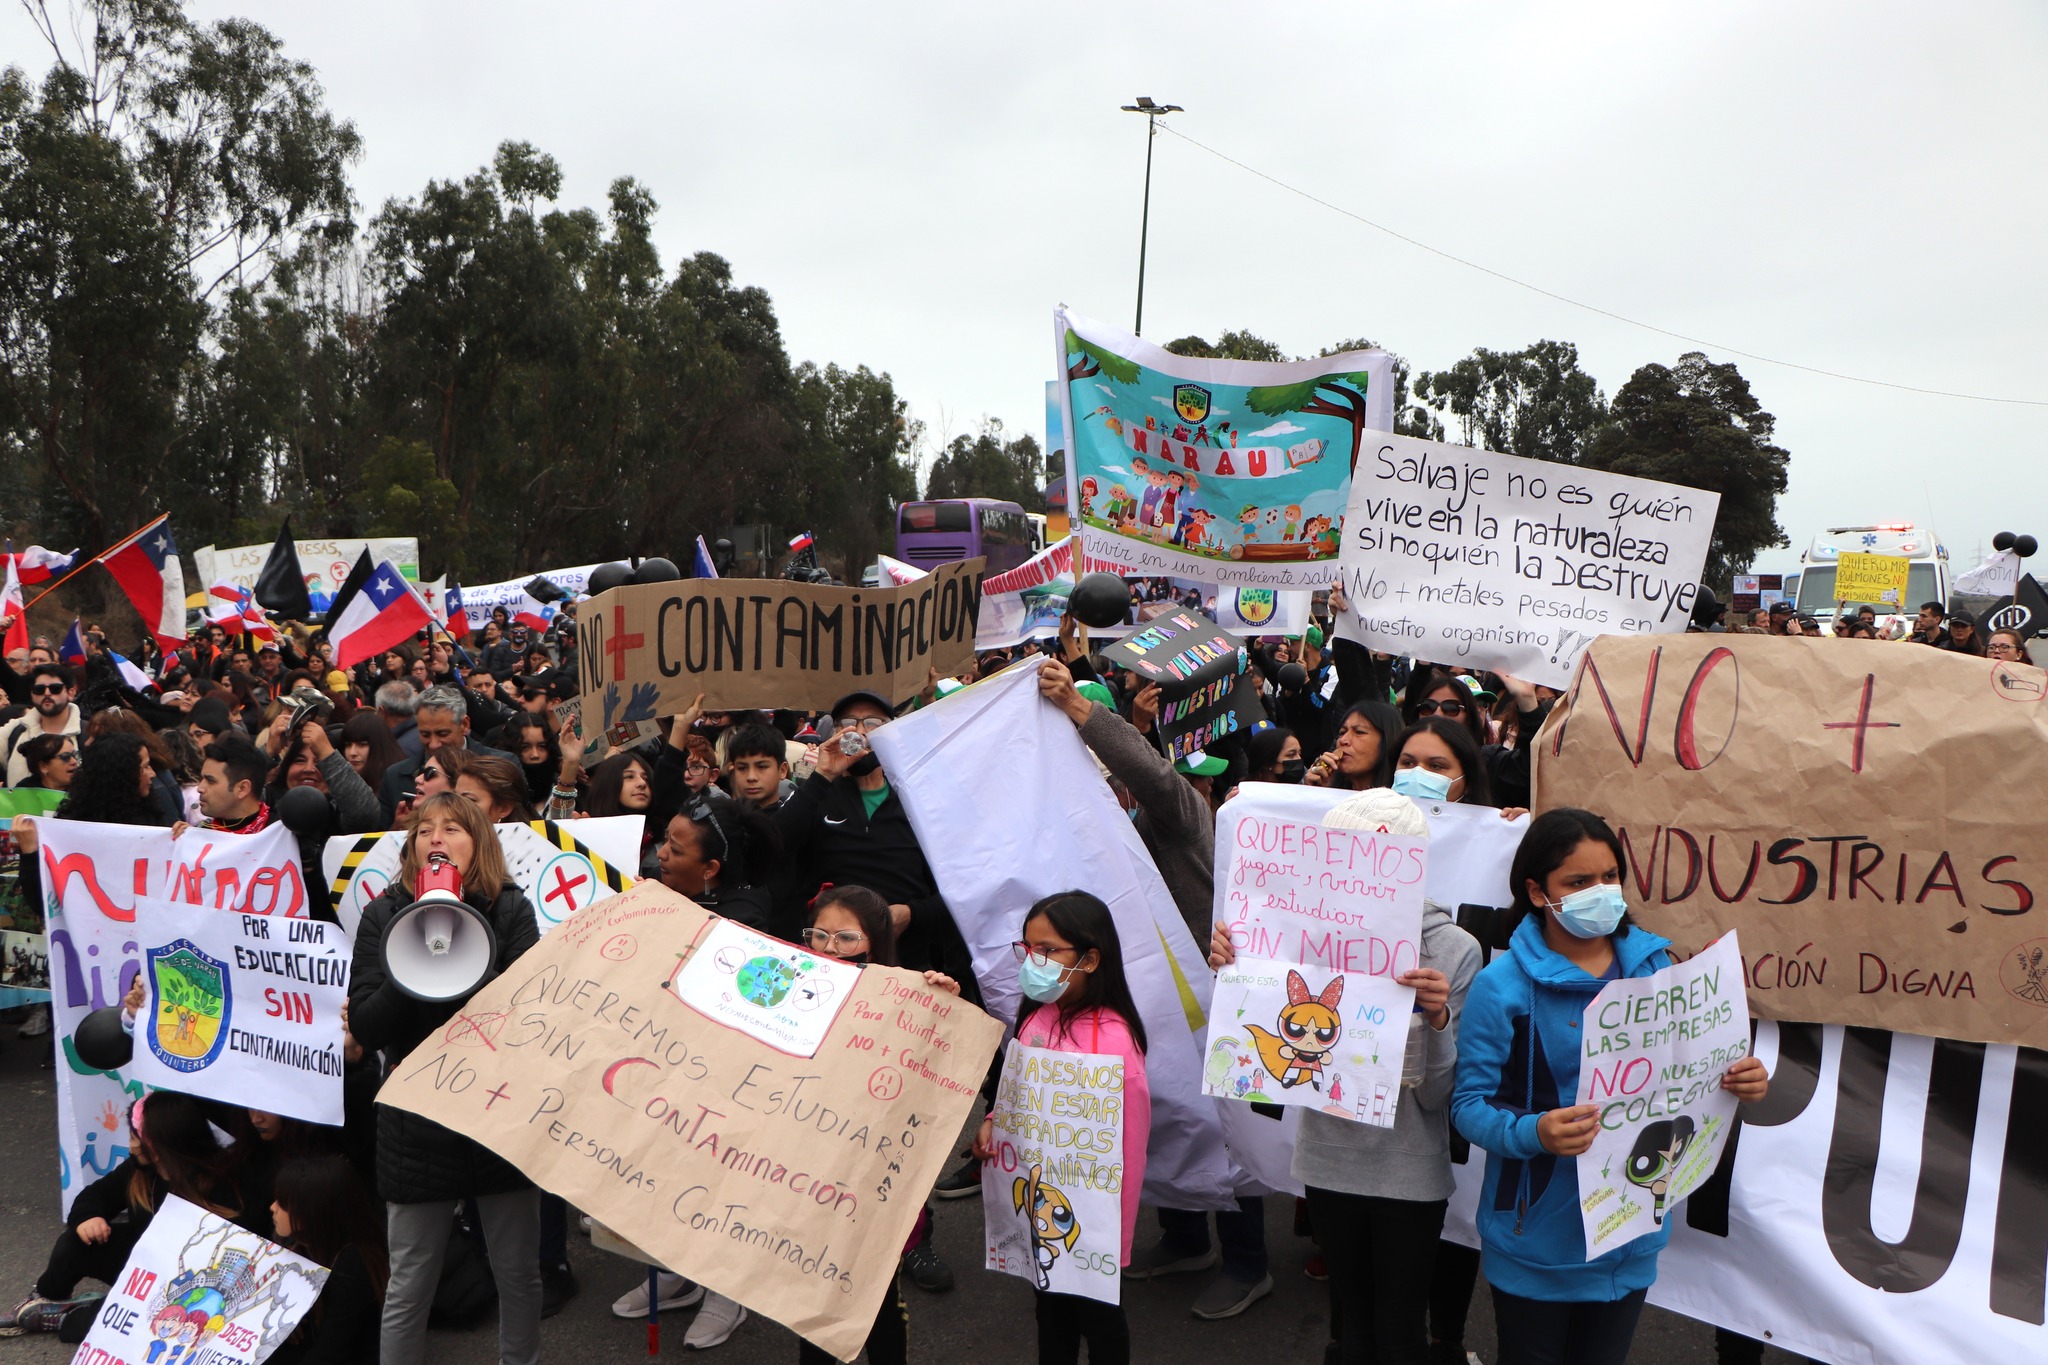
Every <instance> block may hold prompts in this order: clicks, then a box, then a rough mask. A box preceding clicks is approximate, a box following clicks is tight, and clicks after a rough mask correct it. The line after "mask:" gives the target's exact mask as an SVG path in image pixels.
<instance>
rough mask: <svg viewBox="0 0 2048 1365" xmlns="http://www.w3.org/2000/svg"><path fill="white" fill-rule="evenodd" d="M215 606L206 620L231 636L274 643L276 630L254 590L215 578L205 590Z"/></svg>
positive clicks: (210, 609)
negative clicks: (247, 635)
mask: <svg viewBox="0 0 2048 1365" xmlns="http://www.w3.org/2000/svg"><path fill="white" fill-rule="evenodd" d="M206 595H207V596H208V597H209V598H211V599H212V604H211V605H210V606H209V607H208V608H207V609H206V619H207V620H209V621H211V622H213V623H214V624H215V625H217V626H219V627H221V628H222V629H223V630H226V631H228V632H229V633H230V634H234V635H241V634H245V633H246V634H249V635H253V636H255V637H256V638H257V639H259V640H263V641H270V642H274V641H275V640H276V639H277V631H276V630H275V629H274V628H273V627H272V626H271V624H270V618H269V617H267V616H266V615H264V612H263V608H262V607H260V606H258V605H257V604H256V594H255V591H254V590H253V589H250V588H247V587H244V586H243V585H242V584H240V583H231V582H229V581H228V580H227V579H224V578H221V579H215V580H214V582H213V583H212V584H211V585H210V586H208V588H207V589H206Z"/></svg>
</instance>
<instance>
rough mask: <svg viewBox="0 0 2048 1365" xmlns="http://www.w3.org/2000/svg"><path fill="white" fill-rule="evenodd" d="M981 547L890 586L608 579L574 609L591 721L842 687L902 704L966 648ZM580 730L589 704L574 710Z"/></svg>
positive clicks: (786, 699) (766, 702)
mask: <svg viewBox="0 0 2048 1365" xmlns="http://www.w3.org/2000/svg"><path fill="white" fill-rule="evenodd" d="M984 562H985V561H983V560H980V559H968V560H960V561H956V562H954V563H950V564H941V565H940V566H939V567H938V568H936V569H933V570H932V571H931V572H930V573H929V574H927V575H925V576H924V577H922V578H919V579H917V580H915V581H914V582H910V583H905V584H902V585H901V586H897V587H888V588H847V587H836V586H835V587H819V586H814V585H812V584H808V583H793V582H787V581H783V580H779V579H760V578H692V579H686V580H684V581H682V582H677V583H642V584H635V585H631V586H628V587H622V588H613V589H612V590H611V591H609V592H604V593H599V594H598V595H597V596H596V597H594V598H592V599H591V600H590V602H589V603H588V604H586V605H585V606H584V607H583V608H582V609H581V610H580V611H579V612H578V614H577V619H578V622H579V624H578V626H577V631H578V658H579V659H580V661H581V662H580V665H579V667H580V669H581V676H580V679H579V681H580V683H581V688H580V690H581V692H582V695H583V701H584V703H585V705H586V706H588V707H594V708H596V709H597V712H598V714H597V716H596V718H595V719H596V721H597V728H599V729H603V730H606V731H610V730H611V729H612V728H613V727H615V726H617V725H619V724H621V723H630V722H634V721H642V720H652V719H654V718H656V717H659V716H673V715H678V714H680V713H681V712H683V711H684V710H686V709H687V708H688V707H689V705H690V703H691V701H692V700H694V699H695V698H696V696H697V694H698V693H700V692H701V693H702V694H703V695H704V707H705V709H706V710H709V711H731V710H747V709H753V708H767V707H788V708H791V709H793V710H800V711H817V710H822V709H824V708H826V707H828V706H830V705H832V704H833V703H834V702H836V701H838V700H839V699H840V698H841V697H843V696H845V695H846V694H847V693H849V692H854V691H867V692H874V693H877V694H879V695H881V696H884V697H887V698H889V700H890V701H892V702H894V703H896V704H898V705H901V704H902V703H903V702H906V701H909V700H910V699H911V698H912V697H914V696H916V695H917V693H918V692H919V691H920V690H921V689H922V688H923V687H924V685H925V678H926V675H927V671H928V670H929V669H931V668H937V669H938V670H939V672H940V674H941V675H945V674H952V673H958V672H960V671H962V670H963V669H965V668H967V667H968V666H969V665H970V664H971V663H973V661H974V636H975V628H976V622H977V620H978V619H979V615H980V611H981V579H982V566H983V564H984ZM581 719H582V725H583V729H584V732H585V733H590V732H591V729H592V725H591V722H592V719H593V718H592V717H591V716H589V715H585V716H583V717H582V718H581Z"/></svg>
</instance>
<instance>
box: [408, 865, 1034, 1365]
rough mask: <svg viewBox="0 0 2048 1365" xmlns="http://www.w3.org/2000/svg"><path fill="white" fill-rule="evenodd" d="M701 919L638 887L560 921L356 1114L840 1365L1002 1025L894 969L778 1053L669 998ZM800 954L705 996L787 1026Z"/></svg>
mask: <svg viewBox="0 0 2048 1365" xmlns="http://www.w3.org/2000/svg"><path fill="white" fill-rule="evenodd" d="M722 923H724V921H722V920H720V919H719V918H718V917H717V916H715V915H713V914H711V913H710V912H709V911H707V910H704V909H702V908H700V907H698V906H696V905H694V904H692V903H691V902H689V901H688V900H685V899H684V898H683V897H681V896H679V895H677V894H676V893H675V892H673V891H670V890H669V889H668V888H667V887H665V886H663V885H661V884H660V883H659V882H642V883H640V884H639V885H637V886H635V887H634V888H633V889H632V890H631V891H629V892H627V893H626V894H625V895H623V896H619V897H617V898H616V899H613V900H608V901H603V902H600V903H598V904H596V905H593V906H590V907H588V908H586V909H584V910H582V911H580V912H578V913H577V914H576V915H575V916H574V917H572V918H571V919H570V920H569V921H568V922H567V923H566V924H563V925H562V926H561V927H560V928H559V929H557V930H556V931H555V932H554V933H552V934H549V935H548V936H547V937H545V938H543V939H542V940H541V941H540V943H539V945H538V946H536V947H534V948H533V949H531V950H529V951H528V952H527V954H526V955H525V956H524V957H522V958H520V959H519V962H518V963H517V965H516V966H515V967H514V968H513V969H512V970H511V971H508V972H506V973H505V974H504V975H502V976H500V977H498V978H497V980H495V981H493V982H492V983H491V984H490V985H488V986H486V987H484V988H483V989H482V990H480V991H478V992H477V994H476V996H475V997H474V998H473V999H472V1000H471V1001H470V1002H469V1003H468V1004H467V1005H466V1006H464V1007H463V1010H462V1012H461V1013H460V1014H458V1015H457V1016H456V1017H455V1018H454V1019H453V1020H452V1021H450V1023H449V1024H448V1025H447V1027H445V1028H443V1029H441V1030H439V1031H437V1032H436V1033H434V1034H433V1035H431V1036H430V1037H429V1038H428V1039H427V1040H426V1041H425V1042H424V1043H422V1044H421V1045H420V1046H419V1047H418V1048H417V1049H415V1050H414V1051H413V1052H412V1054H411V1055H410V1056H408V1057H406V1058H405V1059H404V1060H403V1061H401V1062H399V1063H398V1064H397V1065H396V1066H395V1067H394V1068H393V1069H392V1072H391V1078H390V1079H389V1080H388V1081H386V1082H385V1085H384V1088H383V1090H382V1091H380V1092H379V1094H378V1096H377V1099H378V1102H379V1103H381V1104H388V1105H393V1106H395V1107H397V1108H401V1109H408V1110H411V1111H413V1112H414V1113H418V1114H422V1115H424V1116H425V1117H427V1118H430V1119H432V1120H433V1121H434V1122H436V1123H439V1124H442V1125H444V1126H445V1127H448V1128H451V1129H453V1130H455V1131H456V1132H459V1133H462V1134H464V1135H466V1136H468V1137H471V1138H474V1139H475V1140H477V1141H478V1142H481V1143H483V1144H484V1145H485V1146H487V1147H489V1148H490V1149H491V1150H493V1151H495V1152H497V1153H498V1154H500V1155H501V1156H503V1157H505V1158H506V1159H507V1160H509V1161H511V1162H512V1163H513V1164H514V1165H516V1166H518V1167H519V1168H520V1169H521V1170H522V1171H524V1172H525V1173H526V1174H527V1175H528V1176H530V1177H531V1178H532V1179H533V1181H534V1183H536V1184H538V1185H539V1186H541V1187H542V1188H543V1189H545V1190H548V1191H550V1192H551V1193H554V1194H559V1195H561V1196H562V1197H563V1198H565V1199H567V1200H568V1201H569V1202H570V1203H571V1204H574V1205H575V1206H576V1207H577V1208H579V1209H586V1210H588V1211H589V1212H590V1214H591V1216H592V1217H593V1218H594V1219H596V1220H597V1221H598V1222H601V1223H603V1224H604V1225H605V1226H606V1227H608V1228H611V1229H613V1230H615V1231H616V1232H618V1233H619V1234H620V1235H621V1236H623V1237H625V1238H626V1239H627V1240H629V1241H631V1242H632V1243H633V1244H634V1245H636V1246H640V1247H644V1248H645V1249H646V1251H647V1253H648V1254H649V1255H651V1256H653V1257H654V1258H656V1259H657V1260H658V1261H659V1262H660V1263H661V1264H662V1265H665V1266H668V1267H669V1268H671V1269H673V1270H675V1271H677V1272H678V1273H680V1274H683V1275H687V1276H689V1277H690V1278H691V1279H693V1280H695V1281H697V1282H698V1283H700V1284H703V1285H705V1286H707V1287H709V1288H710V1289H712V1290H714V1291H716V1292H717V1293H720V1294H723V1295H725V1296H727V1297H728V1298H732V1299H736V1300H738V1301H739V1302H740V1303H741V1304H744V1305H745V1306H746V1307H748V1308H750V1309H752V1310H754V1311H755V1312H758V1313H761V1314H762V1315H764V1316H766V1317H770V1318H773V1319H775V1320H776V1321H777V1322H780V1323H782V1324H783V1325H784V1326H786V1327H788V1328H789V1329H790V1330H791V1331H793V1332H795V1333H797V1334H798V1335H799V1336H801V1337H803V1338H805V1339H806V1340H808V1341H811V1342H814V1343H816V1344H817V1345H818V1346H820V1347H822V1348H824V1349H825V1350H826V1351H829V1352H830V1353H831V1354H832V1355H834V1356H836V1357H839V1358H842V1359H844V1358H850V1357H851V1356H853V1355H855V1354H856V1353H857V1352H858V1351H859V1350H860V1346H861V1342H862V1341H864V1340H865V1339H866V1337H867V1334H868V1329H869V1328H870V1327H871V1326H872V1325H873V1324H874V1320H875V1311H876V1310H877V1309H878V1308H880V1307H881V1304H882V1299H883V1296H884V1295H885V1294H887V1293H890V1292H893V1286H894V1283H895V1271H896V1262H897V1258H898V1256H899V1255H900V1254H901V1252H902V1250H903V1243H904V1240H905V1239H906V1238H907V1237H908V1236H909V1235H910V1229H911V1226H912V1225H913V1224H914V1223H915V1222H916V1221H917V1217H918V1213H919V1211H920V1210H921V1209H922V1207H923V1205H924V1201H925V1197H926V1195H927V1194H928V1193H929V1192H930V1190H931V1187H932V1182H933V1181H934V1180H936V1179H937V1178H938V1175H939V1173H940V1171H941V1170H943V1169H944V1167H945V1164H946V1163H947V1162H948V1161H950V1160H951V1159H952V1150H953V1148H952V1144H953V1139H954V1137H955V1136H956V1135H957V1134H958V1133H959V1131H960V1127H961V1125H962V1124H963V1123H964V1122H965V1121H966V1119H967V1114H968V1111H969V1109H970V1108H971V1107H972V1106H973V1104H974V1102H975V1097H976V1094H977V1092H978V1091H979V1090H980V1087H981V1081H982V1077H983V1075H984V1074H985V1073H986V1072H987V1070H988V1064H989V1062H990V1060H991V1059H992V1058H993V1057H994V1056H995V1050H996V1046H997V1044H998V1043H999V1042H1000V1041H1001V1038H1002V1028H1001V1026H1000V1025H998V1024H997V1023H996V1022H995V1021H994V1020H993V1019H990V1018H989V1017H988V1016H987V1015H985V1014H983V1013H982V1012H981V1011H980V1010H978V1009H976V1008H974V1006H972V1005H969V1004H967V1003H966V1002H964V1001H962V1000H959V999H957V998H955V997H952V996H948V995H945V994H943V993H935V992H933V991H932V990H930V989H929V988H928V987H927V986H926V985H925V984H924V981H923V979H922V978H921V977H920V976H918V975H917V973H915V972H909V971H903V970H900V969H898V968H894V967H877V966H868V967H864V968H861V969H859V971H858V972H857V974H856V979H855V981H854V983H853V985H852V987H851V989H850V990H848V991H847V992H846V994H845V996H844V997H843V998H842V999H841V1000H840V1001H839V1004H840V1008H839V1010H838V1013H837V1015H836V1016H835V1017H834V1018H833V1019H832V1022H831V1024H830V1026H829V1027H828V1028H826V1029H825V1030H823V1033H822V1038H821V1039H820V1041H819V1044H818V1047H817V1053H816V1056H815V1057H802V1056H793V1055H791V1052H790V1051H789V1050H788V1049H786V1048H783V1047H778V1046H776V1045H775V1044H773V1043H770V1042H764V1041H762V1039H761V1036H760V1031H759V1030H757V1029H752V1028H740V1027H735V1026H734V1025H733V1023H732V1022H731V1021H730V1020H729V1019H723V1018H717V1017H714V1016H713V1015H712V1014H711V1013H709V1012H706V1011H704V1010H702V1009H699V1008H693V1007H692V1005H691V1004H689V1003H686V1002H685V1000H684V999H683V998H679V996H678V995H677V994H676V993H675V991H674V989H673V987H672V985H671V984H670V983H671V982H672V981H674V979H675V976H676V972H677V967H678V962H679V960H680V961H681V963H682V964H683V966H684V969H685V970H687V966H688V964H689V962H690V960H691V959H692V956H693V955H694V954H695V953H697V952H701V951H705V948H704V947H703V945H704V943H705V940H706V937H707V935H708V934H709V933H710V932H711V931H712V930H713V928H714V927H715V926H716V925H719V924H722ZM771 942H772V941H771ZM711 951H719V949H715V948H714V949H712V950H711ZM816 961H817V959H815V958H814V957H813V956H812V955H811V954H809V953H806V952H804V951H803V950H802V949H799V948H796V947H794V946H793V945H790V944H786V943H780V942H775V943H774V944H773V948H772V949H770V950H765V951H763V952H762V953H761V954H760V955H759V956H758V957H757V958H753V959H749V960H747V961H745V962H739V963H736V964H735V966H734V972H733V974H732V979H733V981H734V983H735V986H736V989H735V991H734V992H733V998H732V999H731V1000H730V1001H729V1002H727V1004H728V1005H729V1007H730V1008H731V1009H732V1010H746V1009H753V1010H755V1011H757V1012H758V1013H759V1014H760V1015H761V1017H762V1018H764V1019H765V1018H767V1017H768V1015H769V1014H770V1013H772V1012H778V1011H783V1010H794V1011H795V1012H798V1013H801V1012H802V1000H801V997H800V995H799V992H798V986H799V984H800V983H799V978H801V977H805V976H809V975H811V973H810V972H809V969H808V968H807V967H806V966H805V965H804V964H806V963H815V962H816ZM824 979H830V978H824ZM684 993H685V994H688V990H687V989H686V990H685V992H684ZM830 1003H831V1002H830V1001H829V1000H825V1001H820V1002H819V1006H820V1007H821V1008H823V1007H827V1006H829V1005H830Z"/></svg>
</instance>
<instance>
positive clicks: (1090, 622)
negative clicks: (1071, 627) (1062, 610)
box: [1067, 573, 1131, 630]
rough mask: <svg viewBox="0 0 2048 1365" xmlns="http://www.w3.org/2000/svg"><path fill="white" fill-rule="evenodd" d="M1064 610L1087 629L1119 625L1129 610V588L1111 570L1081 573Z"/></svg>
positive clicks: (1100, 628) (1105, 628) (1104, 628)
mask: <svg viewBox="0 0 2048 1365" xmlns="http://www.w3.org/2000/svg"><path fill="white" fill-rule="evenodd" d="M1067 610H1068V611H1071V612H1073V613H1074V619H1075V620H1077V621H1079V622H1080V623H1081V624H1082V625H1084V626H1087V627H1088V628H1089V629H1090V630H1107V629H1109V628H1110V627H1111V626H1120V625H1122V624H1123V623H1124V618H1125V617H1126V616H1128V615H1129V614H1130V610H1131V590H1130V589H1129V588H1128V587H1126V586H1124V581H1123V580H1122V579H1121V578H1118V577H1117V576H1116V575H1115V574H1113V573H1091V574H1084V575H1083V576H1082V578H1081V581H1080V582H1078V583H1076V584H1075V585H1074V593H1073V596H1071V597H1069V598H1068V599H1067Z"/></svg>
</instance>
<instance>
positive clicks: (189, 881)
mask: <svg viewBox="0 0 2048 1365" xmlns="http://www.w3.org/2000/svg"><path fill="white" fill-rule="evenodd" d="M36 834H37V837H38V839H39V840H40V841H41V847H40V849H39V856H40V857H41V858H42V860H43V861H42V876H43V898H44V910H45V913H46V915H47V919H48V927H49V945H50V981H51V992H50V1009H51V1014H52V1019H53V1022H54V1026H55V1030H56V1034H57V1038H58V1049H59V1050H58V1056H59V1058H60V1064H59V1066H58V1068H57V1145H58V1152H59V1156H60V1161H59V1164H58V1178H59V1181H60V1189H61V1192H62V1193H61V1201H62V1205H63V1207H64V1208H65V1209H66V1210H68V1209H70V1207H71V1200H72V1198H73V1196H74V1195H76V1194H77V1192H78V1191H79V1190H80V1189H81V1188H83V1187H84V1186H85V1185H88V1184H90V1183H91V1182H92V1181H93V1180H94V1179H95V1178H97V1177H98V1176H101V1175H105V1174H106V1173H107V1172H108V1171H111V1170H112V1169H114V1167H115V1166H117V1165H119V1164H120V1162H121V1161H122V1159H123V1158H124V1157H126V1156H127V1155H128V1146H127V1141H126V1138H127V1131H126V1129H125V1128H123V1127H122V1126H121V1123H120V1119H119V1115H120V1114H122V1113H124V1112H126V1110H127V1106H128V1104H129V1102H130V1101H131V1100H133V1099H134V1098H135V1097H136V1096H138V1095H140V1094H141V1093H142V1092H141V1085H140V1083H139V1082H136V1081H134V1080H132V1079H130V1077H129V1076H128V1074H127V1073H126V1072H125V1071H96V1070H94V1069H93V1068H91V1067H89V1066H87V1065H86V1064H85V1063H84V1062H82V1061H80V1060H79V1058H78V1054H77V1052H76V1050H75V1049H74V1048H73V1047H72V1043H71V1038H72V1035H73V1034H75V1033H76V1032H77V1031H78V1025H79V1022H80V1021H81V1020H83V1019H84V1018H85V1016H86V1015H87V1014H89V1013H91V1012H92V1011H93V1010H96V1009H100V1008H103V1007H105V1006H107V1005H114V1004H119V1003H120V1000H121V997H122V996H123V995H124V994H126V993H127V990H128V985H129V983H130V982H132V981H133V980H134V979H135V974H136V973H137V972H138V971H140V970H141V967H142V962H141V957H140V955H139V952H138V944H137V941H136V934H135V907H136V903H137V901H138V900H139V899H141V898H143V897H155V898H158V899H163V900H172V901H180V902H183V903H185V904H189V905H203V906H206V907H208V908H210V909H214V910H227V911H232V912H234V913H235V914H237V915H268V916H272V917H275V918H279V919H293V918H301V917H303V916H304V915H305V914H306V886H305V880H304V878H303V877H302V875H301V873H300V871H299V846H298V841H297V840H296V839H295V838H293V836H292V832H291V831H290V830H289V829H286V828H285V827H284V826H283V825H273V826H271V827H270V828H269V829H266V830H263V831H261V832H259V833H256V834H224V833H221V832H220V831H218V830H208V829H192V830H187V831H186V832H185V833H184V834H183V835H182V836H180V837H178V838H177V839H173V838H172V837H171V832H170V831H169V830H167V829H159V828H156V827H155V826H145V825H98V824H88V823H86V822H84V821H80V820H57V819H38V820H37V821H36Z"/></svg>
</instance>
